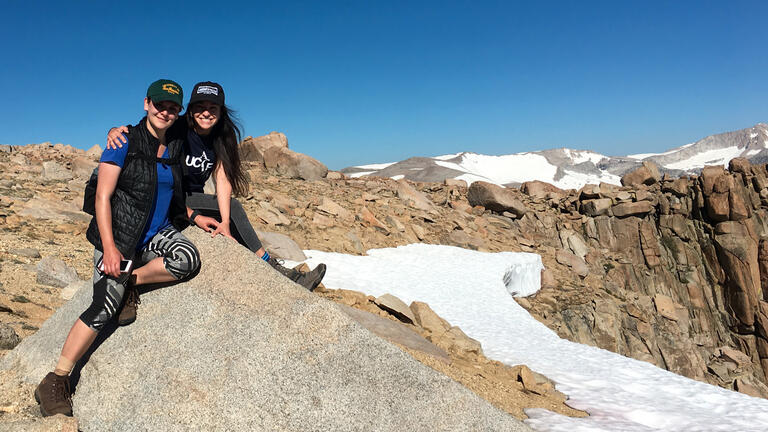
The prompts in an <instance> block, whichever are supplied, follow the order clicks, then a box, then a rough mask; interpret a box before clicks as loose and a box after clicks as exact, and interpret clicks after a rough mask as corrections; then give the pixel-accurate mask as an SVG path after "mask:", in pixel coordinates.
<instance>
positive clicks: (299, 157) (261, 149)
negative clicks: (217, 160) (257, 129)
mask: <svg viewBox="0 0 768 432" xmlns="http://www.w3.org/2000/svg"><path fill="white" fill-rule="evenodd" d="M240 156H241V157H242V159H243V161H246V162H255V163H257V164H258V165H261V166H263V167H264V168H266V169H267V171H269V172H270V173H271V174H273V175H277V176H281V177H288V178H295V179H302V180H310V181H311V180H320V179H321V178H324V177H325V176H326V175H327V174H328V167H326V166H325V165H323V164H322V163H320V162H319V161H318V160H316V159H314V158H312V157H310V156H307V155H305V154H301V153H296V152H294V151H293V150H290V149H289V148H288V138H286V137H285V134H283V133H280V132H270V133H269V134H268V135H263V136H260V137H256V138H254V137H246V138H245V139H244V140H243V142H241V143H240Z"/></svg>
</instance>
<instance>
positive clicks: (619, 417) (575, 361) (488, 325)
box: [305, 244, 768, 432]
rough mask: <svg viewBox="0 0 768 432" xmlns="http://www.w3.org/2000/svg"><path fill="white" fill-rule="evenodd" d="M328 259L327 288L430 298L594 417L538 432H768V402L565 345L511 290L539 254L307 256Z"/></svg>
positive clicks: (499, 356)
mask: <svg viewBox="0 0 768 432" xmlns="http://www.w3.org/2000/svg"><path fill="white" fill-rule="evenodd" d="M305 253H306V254H307V256H309V257H310V258H309V259H308V260H307V263H308V264H309V265H310V266H312V267H314V266H315V265H317V264H319V263H321V262H324V263H326V264H327V266H328V270H327V273H326V276H325V279H324V281H323V283H324V284H325V285H326V286H327V287H329V288H334V289H338V288H343V289H349V290H356V291H362V292H364V293H366V294H370V295H374V296H380V295H382V294H386V293H390V294H393V295H395V296H397V297H399V298H400V299H401V300H403V301H404V302H406V303H407V304H410V303H411V302H413V301H423V302H426V303H428V304H429V305H430V307H431V308H432V309H433V310H434V311H435V312H437V313H438V314H439V315H440V316H442V317H443V318H445V319H446V320H448V322H450V323H451V324H452V325H456V326H459V327H461V329H462V330H463V331H464V332H465V333H466V334H467V335H469V336H470V337H472V338H475V339H477V340H478V341H480V342H481V343H482V345H483V350H484V352H485V354H486V355H487V356H488V357H489V358H492V359H496V360H499V361H502V362H504V363H506V364H509V365H516V364H526V365H528V366H529V367H530V368H531V369H533V370H535V371H537V372H540V373H542V374H544V375H546V376H548V377H549V378H551V379H553V380H554V381H555V382H556V383H557V388H558V390H560V391H562V392H564V393H565V394H567V395H569V396H570V398H571V399H570V400H569V405H572V406H574V407H576V408H579V409H583V410H585V411H587V412H588V413H589V414H590V416H589V417H587V418H583V419H574V418H569V417H565V416H561V415H558V414H555V413H552V412H550V411H546V410H542V409H534V410H529V411H528V414H529V416H530V419H529V420H527V421H526V422H527V423H528V424H529V425H530V426H531V427H533V428H534V429H536V430H541V431H569V432H572V431H577V432H578V431H729V432H731V431H740V432H752V431H754V432H757V431H761V432H763V431H767V430H768V400H763V399H757V398H751V397H749V396H746V395H742V394H740V393H736V392H732V391H728V390H725V389H721V388H719V387H715V386H711V385H708V384H704V383H700V382H697V381H694V380H691V379H688V378H685V377H681V376H678V375H675V374H673V373H671V372H667V371H665V370H662V369H659V368H657V367H655V366H653V365H651V364H649V363H645V362H641V361H638V360H633V359H630V358H627V357H623V356H620V355H618V354H614V353H611V352H609V351H605V350H602V349H599V348H594V347H590V346H587V345H581V344H577V343H573V342H569V341H567V340H564V339H561V338H560V337H558V336H557V335H556V334H555V333H554V332H553V331H551V330H550V329H548V328H547V327H545V326H544V325H543V324H541V323H539V322H538V321H536V320H535V319H533V317H531V316H530V314H528V312H527V311H526V310H525V309H523V308H522V307H521V306H519V305H518V304H517V303H516V302H515V301H514V299H513V298H512V296H511V295H510V292H517V293H519V294H523V295H528V294H532V293H534V292H536V291H537V290H538V289H539V285H540V281H539V276H538V275H539V270H540V269H541V267H540V265H541V261H540V257H538V256H536V255H534V254H518V253H512V252H501V253H482V252H476V251H470V250H465V249H461V248H456V247H451V246H438V245H425V244H411V245H407V246H400V247H397V248H389V249H373V250H370V251H368V256H353V255H344V254H338V253H328V252H320V251H313V250H310V251H305Z"/></svg>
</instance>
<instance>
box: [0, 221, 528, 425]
mask: <svg viewBox="0 0 768 432" xmlns="http://www.w3.org/2000/svg"><path fill="white" fill-rule="evenodd" d="M185 235H187V236H188V238H189V239H190V240H191V241H193V242H194V243H195V244H196V245H197V247H198V249H199V250H200V253H201V256H202V257H203V266H202V269H201V271H200V274H199V275H197V276H196V277H195V278H194V279H192V280H191V281H189V282H186V283H181V284H177V285H173V286H170V287H166V288H162V289H157V290H154V291H150V292H148V293H145V294H143V295H142V303H141V307H140V309H139V316H138V319H137V321H136V322H135V323H134V324H132V325H131V326H129V327H122V328H118V329H117V330H115V332H114V333H113V334H111V335H110V336H109V337H108V338H107V339H106V340H104V342H103V343H101V344H100V345H99V347H98V349H97V350H96V351H95V352H94V353H93V355H92V356H91V357H90V360H89V361H88V363H86V364H85V366H84V368H83V370H82V374H81V379H80V381H79V383H78V387H77V393H76V394H75V396H74V400H73V402H74V412H75V415H76V416H77V418H78V420H79V423H80V424H79V427H80V429H81V430H82V431H84V432H88V431H103V430H131V431H134V430H179V429H184V430H313V431H353V430H400V429H403V430H505V431H530V430H531V429H530V428H529V427H527V426H525V425H523V424H522V423H521V422H519V421H518V420H516V419H514V418H513V417H512V416H510V415H508V414H506V413H504V412H502V411H501V410H499V409H497V408H495V407H493V406H492V405H490V404H489V403H487V402H486V401H484V400H482V399H481V398H479V397H478V396H477V395H475V394H474V393H472V392H470V391H469V390H468V389H466V388H464V387H462V386H461V385H460V384H458V383H456V382H455V381H453V380H451V379H450V378H448V377H447V376H445V375H442V374H440V373H438V372H436V371H434V370H433V369H431V368H429V367H427V366H425V365H423V364H421V363H419V362H418V361H416V360H415V359H413V358H412V357H411V356H409V355H408V354H406V353H404V352H403V351H402V350H400V349H399V348H397V347H396V346H394V345H392V344H390V343H389V342H387V341H385V340H383V339H381V338H379V337H377V336H375V335H373V334H372V333H371V332H370V331H368V330H366V329H365V328H363V327H362V326H360V325H359V324H358V323H356V322H355V321H354V320H352V319H350V318H349V317H348V316H347V315H346V314H345V313H343V312H342V311H341V310H340V309H339V308H338V307H337V306H336V304H335V303H332V302H331V301H329V300H325V299H323V298H321V297H318V296H316V295H313V294H312V293H309V292H307V291H306V290H305V289H303V288H301V287H300V286H298V285H296V284H294V283H292V282H290V281H288V280H287V279H285V278H284V277H282V276H281V275H279V274H277V273H276V272H274V271H272V270H271V269H270V268H269V267H268V265H267V264H266V263H265V262H264V261H262V260H260V259H259V258H258V257H256V256H255V255H254V254H252V253H250V252H249V251H247V250H246V249H245V248H243V247H241V246H239V245H236V244H233V243H232V242H231V241H230V240H229V239H226V238H224V237H221V236H217V237H215V238H211V237H210V236H209V235H207V234H206V233H204V232H203V231H201V230H198V229H194V228H193V229H188V230H187V231H185ZM90 294H91V293H90V292H89V291H88V290H80V291H78V292H77V294H75V297H74V298H73V299H72V300H71V301H70V302H68V303H66V304H65V305H64V306H62V307H61V308H60V309H59V310H58V311H57V312H56V313H54V314H53V315H52V316H51V318H50V319H49V320H48V321H46V322H45V323H44V324H43V326H42V328H41V329H40V330H39V331H38V332H37V333H35V334H34V335H32V336H29V337H28V338H26V339H24V340H23V341H22V342H21V344H19V346H17V347H16V349H14V350H13V351H10V352H9V353H7V354H6V355H5V356H3V357H2V358H0V369H10V368H13V369H14V370H15V372H16V373H18V374H19V376H21V377H23V379H24V380H25V381H26V382H28V383H33V384H36V383H37V382H39V380H40V379H41V378H42V377H43V376H44V375H45V374H46V373H47V372H48V371H50V370H51V369H52V368H53V367H54V365H55V362H56V358H57V356H58V351H59V350H60V349H61V344H62V343H63V341H64V339H65V338H66V335H67V332H68V331H69V329H70V327H71V325H72V322H73V321H74V320H75V319H76V318H77V316H78V315H79V314H80V313H81V312H82V311H83V310H84V309H85V308H86V307H87V305H88V304H89V303H90V297H91V296H90Z"/></svg>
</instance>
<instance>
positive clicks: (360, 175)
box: [347, 171, 375, 178]
mask: <svg viewBox="0 0 768 432" xmlns="http://www.w3.org/2000/svg"><path fill="white" fill-rule="evenodd" d="M374 172H375V171H360V172H356V173H351V174H347V176H349V177H350V178H357V177H362V176H367V175H370V174H373V173H374Z"/></svg>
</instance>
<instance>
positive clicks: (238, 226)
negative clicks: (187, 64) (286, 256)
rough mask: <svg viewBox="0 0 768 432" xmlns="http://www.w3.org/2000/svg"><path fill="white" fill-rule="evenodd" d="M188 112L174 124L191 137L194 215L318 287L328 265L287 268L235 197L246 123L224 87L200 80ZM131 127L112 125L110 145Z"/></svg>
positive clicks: (187, 154)
mask: <svg viewBox="0 0 768 432" xmlns="http://www.w3.org/2000/svg"><path fill="white" fill-rule="evenodd" d="M184 117H185V120H186V121H180V122H177V123H176V124H175V125H174V126H173V133H174V134H175V135H180V136H182V137H184V138H185V140H184V192H185V193H186V203H187V207H188V213H189V215H190V220H191V221H193V223H195V224H196V225H197V226H199V227H201V228H203V229H204V230H206V231H209V232H211V233H212V235H214V236H215V235H217V234H221V235H224V236H226V237H229V238H232V239H234V240H236V241H237V242H238V243H240V244H242V245H243V246H245V247H247V248H248V249H250V250H251V251H252V252H254V253H255V254H256V255H258V256H259V257H260V258H261V259H263V260H264V261H266V262H268V263H269V264H270V265H271V266H272V267H273V268H274V269H275V270H277V271H278V272H280V273H281V274H283V275H284V276H286V277H287V278H289V279H291V280H292V281H294V282H296V283H298V284H299V285H301V286H303V287H305V288H306V289H308V290H310V291H312V290H314V289H315V287H317V285H318V284H320V281H321V280H322V279H323V276H324V275H325V264H320V265H318V266H317V267H316V268H315V269H313V270H312V271H310V272H306V273H302V272H299V271H297V270H294V269H291V268H286V267H283V265H282V264H281V263H280V262H279V261H278V260H277V259H276V258H275V257H272V256H270V255H269V252H267V251H266V250H265V249H264V247H263V245H262V244H261V241H260V240H259V237H258V235H256V231H255V230H254V229H253V226H252V225H251V223H250V221H249V220H248V216H247V215H246V214H245V210H243V207H242V205H241V204H240V203H239V202H238V201H237V200H236V199H234V198H232V197H231V196H232V194H233V193H234V195H235V196H245V195H246V194H247V192H248V182H247V179H246V176H245V173H244V171H243V168H242V164H241V159H240V151H239V144H240V136H241V133H240V128H239V127H238V125H237V123H236V122H235V121H234V119H233V111H232V109H231V108H229V107H228V106H227V105H226V104H225V97H224V88H222V86H221V85H220V84H218V83H215V82H211V81H204V82H199V83H197V84H195V87H194V88H193V89H192V95H191V96H190V99H189V103H188V104H187V112H186V114H185V115H184ZM125 130H126V129H125V126H121V127H118V128H112V129H111V130H110V131H109V134H108V138H107V147H119V146H121V145H122V143H121V139H122V133H121V132H124V131H125ZM211 176H213V178H214V180H215V182H216V194H215V195H210V194H205V193H204V192H203V187H204V185H205V183H206V181H207V180H208V179H209V178H210V177H211ZM126 306H127V307H132V304H128V305H126Z"/></svg>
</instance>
